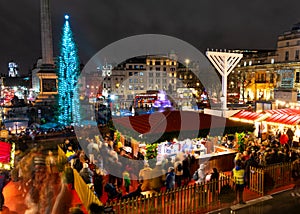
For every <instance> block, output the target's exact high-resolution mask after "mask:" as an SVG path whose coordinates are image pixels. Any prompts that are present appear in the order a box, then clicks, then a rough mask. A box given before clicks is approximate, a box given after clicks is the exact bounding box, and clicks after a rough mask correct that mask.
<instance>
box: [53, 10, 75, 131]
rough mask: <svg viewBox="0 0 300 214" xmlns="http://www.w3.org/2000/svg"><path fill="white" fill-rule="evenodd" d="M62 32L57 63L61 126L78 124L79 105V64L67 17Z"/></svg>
mask: <svg viewBox="0 0 300 214" xmlns="http://www.w3.org/2000/svg"><path fill="white" fill-rule="evenodd" d="M62 31H63V32H62V38H61V47H60V55H59V57H58V62H57V76H58V105H59V115H58V122H59V123H61V124H63V125H70V124H71V123H74V124H78V123H79V122H80V109H79V108H80V105H79V93H78V85H77V80H78V77H79V74H80V64H79V59H78V55H77V47H76V44H75V41H74V38H73V33H72V30H71V28H70V24H69V16H68V15H66V16H65V24H64V27H63V30H62Z"/></svg>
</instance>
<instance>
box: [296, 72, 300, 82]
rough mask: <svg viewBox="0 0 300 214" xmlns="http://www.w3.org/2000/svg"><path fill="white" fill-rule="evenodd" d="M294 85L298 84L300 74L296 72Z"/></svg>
mask: <svg viewBox="0 0 300 214" xmlns="http://www.w3.org/2000/svg"><path fill="white" fill-rule="evenodd" d="M295 82H296V83H300V72H299V71H298V72H296V80H295Z"/></svg>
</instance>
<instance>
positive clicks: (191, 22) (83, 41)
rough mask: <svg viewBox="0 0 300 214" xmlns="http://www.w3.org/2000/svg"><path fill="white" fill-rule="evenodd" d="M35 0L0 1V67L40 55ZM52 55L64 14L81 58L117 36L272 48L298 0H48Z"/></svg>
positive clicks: (297, 16)
mask: <svg viewBox="0 0 300 214" xmlns="http://www.w3.org/2000/svg"><path fill="white" fill-rule="evenodd" d="M39 6H40V5H39V0H1V1H0V27H1V31H0V37H1V39H0V72H1V73H7V70H8V69H7V63H8V61H10V60H11V59H13V60H14V61H15V62H16V63H17V64H19V68H20V72H21V73H22V74H26V73H28V71H29V70H30V69H31V68H32V66H33V64H34V63H35V62H36V60H37V59H38V58H39V57H40V56H41V42H40V19H39V17H40V14H39ZM51 8H52V27H53V46H54V55H58V53H59V41H60V35H61V29H62V26H63V23H64V14H66V13H67V14H69V15H70V23H71V27H72V30H73V33H74V36H75V40H76V42H77V45H78V49H79V56H80V59H81V62H82V63H84V64H85V63H87V61H88V60H89V58H91V57H92V56H93V55H94V54H95V53H97V52H98V51H99V50H101V49H102V48H104V47H105V46H106V45H108V44H110V43H112V42H114V41H117V40H119V39H122V38H125V37H128V36H133V35H137V34H146V33H154V34H165V35H169V36H173V37H177V38H179V39H182V40H184V41H186V42H188V43H190V44H192V45H193V46H195V47H196V48H198V49H199V50H201V51H205V50H206V49H207V48H217V49H275V48H276V40H277V36H278V35H279V34H282V33H283V32H284V31H288V30H290V29H291V27H292V26H293V24H295V23H297V22H299V21H300V1H299V0H289V1H282V0H252V1H249V0H227V1H226V0H186V1H182V0H147V1H146V0H52V2H51Z"/></svg>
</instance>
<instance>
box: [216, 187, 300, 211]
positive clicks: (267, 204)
mask: <svg viewBox="0 0 300 214" xmlns="http://www.w3.org/2000/svg"><path fill="white" fill-rule="evenodd" d="M292 192H293V190H291V189H289V190H286V191H282V192H279V193H274V194H272V195H268V196H264V197H260V198H257V199H254V200H251V201H247V203H246V204H245V205H233V206H231V207H229V208H226V209H221V210H216V211H214V212H210V214H233V213H235V214H249V213H250V214H252V213H255V214H256V213H258V214H282V213H286V214H296V213H300V196H296V195H295V196H292V195H291V193H292Z"/></svg>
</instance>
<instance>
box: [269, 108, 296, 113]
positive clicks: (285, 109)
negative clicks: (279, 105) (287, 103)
mask: <svg viewBox="0 0 300 214" xmlns="http://www.w3.org/2000/svg"><path fill="white" fill-rule="evenodd" d="M266 112H267V113H270V114H285V115H286V114H288V115H296V114H300V110H299V109H292V108H283V109H274V110H267V111H266Z"/></svg>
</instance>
